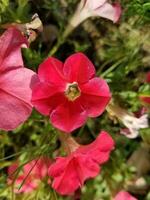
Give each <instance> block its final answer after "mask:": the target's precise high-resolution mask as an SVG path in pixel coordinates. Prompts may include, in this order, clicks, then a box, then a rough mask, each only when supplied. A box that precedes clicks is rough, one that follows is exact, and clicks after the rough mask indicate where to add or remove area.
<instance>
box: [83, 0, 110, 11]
mask: <svg viewBox="0 0 150 200" xmlns="http://www.w3.org/2000/svg"><path fill="white" fill-rule="evenodd" d="M106 1H107V0H86V6H87V7H88V9H90V10H95V9H97V8H99V7H100V6H102V5H103V4H104V3H105V2H106Z"/></svg>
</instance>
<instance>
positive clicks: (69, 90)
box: [65, 82, 81, 101]
mask: <svg viewBox="0 0 150 200" xmlns="http://www.w3.org/2000/svg"><path fill="white" fill-rule="evenodd" d="M65 95H66V97H67V98H68V100H69V101H74V100H76V99H77V98H78V97H79V96H80V95H81V90H80V88H79V86H78V83H76V82H73V83H68V84H67V87H66V91H65Z"/></svg>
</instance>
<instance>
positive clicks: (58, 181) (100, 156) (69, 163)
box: [49, 131, 114, 195]
mask: <svg viewBox="0 0 150 200" xmlns="http://www.w3.org/2000/svg"><path fill="white" fill-rule="evenodd" d="M71 145H72V144H71ZM70 148H71V149H70V150H71V151H70V154H69V155H68V156H67V157H58V158H57V159H56V162H55V163H54V164H52V165H51V166H50V168H49V175H50V176H52V177H53V179H54V180H53V184H52V187H53V188H54V189H55V190H56V191H57V192H58V193H60V194H62V195H69V194H71V193H73V192H74V191H75V190H76V189H78V188H79V187H81V186H82V185H83V184H84V182H85V180H87V179H89V178H93V177H95V176H97V175H98V174H99V173H100V166H99V165H102V164H103V163H105V162H106V161H108V159H109V156H110V152H111V151H112V149H113V148H114V142H113V139H112V138H111V136H110V135H109V134H108V133H107V132H105V131H102V132H101V134H100V135H99V136H98V137H97V139H96V140H95V141H94V142H93V143H91V144H89V145H85V146H78V145H77V148H76V149H74V148H73V151H72V147H70Z"/></svg>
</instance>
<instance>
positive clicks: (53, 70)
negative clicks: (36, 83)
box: [38, 57, 66, 87]
mask: <svg viewBox="0 0 150 200" xmlns="http://www.w3.org/2000/svg"><path fill="white" fill-rule="evenodd" d="M62 69H63V63H62V62H61V61H59V60H58V59H56V58H53V57H49V58H47V59H46V60H45V61H44V62H43V63H42V64H40V66H39V69H38V76H39V79H40V81H41V82H47V83H51V84H54V85H58V86H59V87H60V86H62V87H64V85H65V84H66V82H65V78H64V76H63V72H62Z"/></svg>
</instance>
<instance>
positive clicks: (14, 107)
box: [0, 28, 37, 130]
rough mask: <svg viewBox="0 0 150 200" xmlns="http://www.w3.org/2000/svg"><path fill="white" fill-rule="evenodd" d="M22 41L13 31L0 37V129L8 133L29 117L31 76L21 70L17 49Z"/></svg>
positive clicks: (27, 71) (15, 31)
mask: <svg viewBox="0 0 150 200" xmlns="http://www.w3.org/2000/svg"><path fill="white" fill-rule="evenodd" d="M27 45H28V43H27V40H26V38H25V37H24V36H23V35H22V34H21V32H20V31H19V30H17V29H15V28H9V29H8V30H7V31H5V32H4V34H3V35H2V36H1V37H0V113H1V117H0V129H3V130H12V129H14V128H16V127H17V126H18V125H20V124H21V123H23V122H24V121H25V120H26V119H27V118H28V117H29V115H30V114H31V111H32V104H31V94H32V90H31V88H32V86H33V84H34V83H35V82H36V80H37V77H36V75H35V73H34V72H33V71H31V70H29V69H27V68H24V67H23V60H22V56H21V47H22V46H27Z"/></svg>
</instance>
